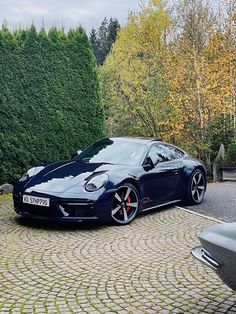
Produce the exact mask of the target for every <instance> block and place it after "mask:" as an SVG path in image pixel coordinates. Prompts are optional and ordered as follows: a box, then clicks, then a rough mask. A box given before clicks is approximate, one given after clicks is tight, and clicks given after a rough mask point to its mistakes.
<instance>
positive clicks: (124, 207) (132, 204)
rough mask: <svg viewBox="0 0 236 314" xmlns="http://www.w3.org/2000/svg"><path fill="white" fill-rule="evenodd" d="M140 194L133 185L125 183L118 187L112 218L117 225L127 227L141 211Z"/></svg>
mask: <svg viewBox="0 0 236 314" xmlns="http://www.w3.org/2000/svg"><path fill="white" fill-rule="evenodd" d="M139 206H140V201H139V192H138V190H137V189H136V187H135V186H134V185H133V184H131V183H123V184H122V185H121V186H119V187H118V189H117V191H116V193H115V195H114V200H113V205H112V210H111V218H112V222H113V223H114V224H116V225H127V224H129V223H130V222H131V221H132V220H134V218H135V217H136V215H137V213H138V211H139Z"/></svg>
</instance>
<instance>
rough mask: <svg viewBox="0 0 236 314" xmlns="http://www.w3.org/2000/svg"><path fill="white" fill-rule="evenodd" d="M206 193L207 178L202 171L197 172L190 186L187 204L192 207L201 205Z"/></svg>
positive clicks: (194, 173)
mask: <svg viewBox="0 0 236 314" xmlns="http://www.w3.org/2000/svg"><path fill="white" fill-rule="evenodd" d="M205 191H206V177H205V175H204V173H203V171H202V170H201V169H197V170H195V171H194V172H193V173H192V175H191V178H190V180H189V184H188V197H187V202H188V203H189V204H190V205H196V204H200V203H201V202H202V200H203V198H204V195H205Z"/></svg>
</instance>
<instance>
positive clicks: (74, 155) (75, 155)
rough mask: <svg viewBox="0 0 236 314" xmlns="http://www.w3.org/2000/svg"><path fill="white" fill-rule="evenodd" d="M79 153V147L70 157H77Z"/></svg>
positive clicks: (80, 151)
mask: <svg viewBox="0 0 236 314" xmlns="http://www.w3.org/2000/svg"><path fill="white" fill-rule="evenodd" d="M81 153H82V150H81V149H79V150H77V152H75V153H73V154H72V155H71V159H74V158H75V157H77V156H78V155H80V154H81Z"/></svg>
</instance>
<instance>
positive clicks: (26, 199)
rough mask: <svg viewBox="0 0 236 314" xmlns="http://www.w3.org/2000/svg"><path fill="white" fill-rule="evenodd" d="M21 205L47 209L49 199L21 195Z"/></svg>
mask: <svg viewBox="0 0 236 314" xmlns="http://www.w3.org/2000/svg"><path fill="white" fill-rule="evenodd" d="M23 203H26V204H31V205H38V206H44V207H49V204H50V199H49V198H44V197H37V196H30V195H23Z"/></svg>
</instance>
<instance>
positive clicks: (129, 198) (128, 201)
mask: <svg viewBox="0 0 236 314" xmlns="http://www.w3.org/2000/svg"><path fill="white" fill-rule="evenodd" d="M130 202H131V197H130V196H128V197H127V203H130ZM130 209H131V208H130V206H127V207H126V211H127V213H128V212H129V211H130Z"/></svg>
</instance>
